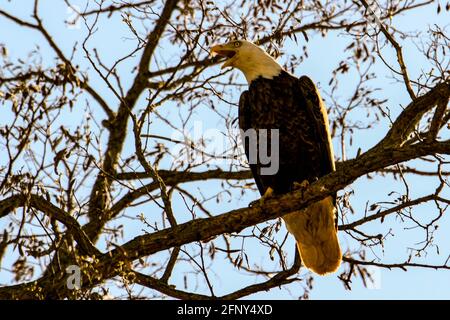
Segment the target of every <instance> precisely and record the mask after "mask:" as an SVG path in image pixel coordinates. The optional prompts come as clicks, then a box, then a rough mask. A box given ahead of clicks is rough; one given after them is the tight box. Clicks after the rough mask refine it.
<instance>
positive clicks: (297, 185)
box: [292, 180, 309, 190]
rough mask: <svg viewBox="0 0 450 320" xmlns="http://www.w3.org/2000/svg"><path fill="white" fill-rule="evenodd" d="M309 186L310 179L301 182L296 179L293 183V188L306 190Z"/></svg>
mask: <svg viewBox="0 0 450 320" xmlns="http://www.w3.org/2000/svg"><path fill="white" fill-rule="evenodd" d="M308 187H309V181H308V180H303V181H302V182H301V183H299V182H296V181H295V182H294V183H293V184H292V189H293V190H306V189H307V188H308Z"/></svg>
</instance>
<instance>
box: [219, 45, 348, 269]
mask: <svg viewBox="0 0 450 320" xmlns="http://www.w3.org/2000/svg"><path fill="white" fill-rule="evenodd" d="M211 52H212V53H215V54H217V55H220V56H224V57H227V58H228V59H227V60H226V61H225V63H224V64H223V65H222V68H225V67H234V68H237V69H239V70H240V71H242V72H243V74H244V76H245V78H246V79H247V82H248V84H249V87H248V90H247V91H244V92H243V93H242V94H241V97H240V100H239V127H240V128H241V130H242V132H245V131H246V130H249V129H254V130H256V131H258V130H261V129H266V130H268V131H271V129H278V131H277V132H278V146H277V148H278V149H276V148H275V149H274V150H276V151H277V152H278V157H279V159H278V168H277V169H278V170H277V171H276V172H275V173H269V174H267V173H264V169H265V167H267V161H263V160H262V159H261V155H260V152H259V151H260V150H259V149H261V148H262V147H263V143H264V146H265V148H266V149H269V150H271V148H272V147H273V146H272V144H274V142H273V140H271V137H270V133H269V134H268V142H267V141H266V142H264V141H262V140H261V136H258V137H257V142H256V149H257V152H256V154H257V155H258V156H257V159H256V161H250V160H252V159H251V157H252V149H251V148H252V146H251V145H250V144H251V143H248V144H246V143H245V139H243V140H244V149H245V152H246V155H247V158H248V159H249V164H250V168H251V170H252V173H253V177H254V179H255V182H256V185H257V187H258V189H259V192H260V193H261V195H262V196H263V197H262V201H263V200H264V199H265V198H267V197H270V196H271V195H272V194H276V195H279V194H284V193H287V192H290V191H292V190H295V189H297V188H305V187H307V186H308V184H309V183H312V182H314V181H315V180H317V179H318V178H320V177H322V176H324V175H326V174H328V173H330V172H332V171H334V170H335V164H334V157H333V146H332V144H331V137H330V132H329V124H328V116H327V111H326V109H325V106H324V104H323V102H322V99H321V97H320V94H319V92H318V90H317V88H316V86H315V85H314V83H313V82H312V81H311V79H309V78H308V77H306V76H302V77H300V78H299V79H297V78H296V77H294V76H293V75H291V74H289V73H288V72H287V71H285V70H283V68H282V67H281V66H280V65H279V64H278V63H277V62H276V61H275V59H273V58H272V57H271V56H270V55H269V54H267V53H266V52H265V51H264V50H263V49H261V48H260V47H258V46H257V45H256V44H254V43H251V42H249V41H245V40H235V41H231V42H228V43H226V44H222V45H216V46H213V47H212V48H211ZM274 132H275V131H274ZM273 134H274V133H272V135H273ZM250 142H251V139H250ZM253 160H254V159H253ZM283 220H284V221H285V223H286V227H287V229H288V231H289V232H290V233H291V234H293V235H294V237H295V239H296V242H297V248H298V250H299V253H300V256H301V258H302V262H303V264H304V265H305V266H306V267H307V268H308V269H310V270H312V271H313V272H315V273H317V274H320V275H325V274H327V273H331V272H334V271H336V269H337V268H338V267H339V265H340V263H341V259H342V254H341V249H340V247H339V242H338V238H337V213H336V195H334V196H329V197H326V198H324V199H323V200H321V201H319V202H317V203H314V204H312V205H310V206H309V207H307V208H305V209H303V210H300V211H296V212H292V213H289V214H287V215H285V216H283Z"/></svg>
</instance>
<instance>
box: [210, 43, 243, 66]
mask: <svg viewBox="0 0 450 320" xmlns="http://www.w3.org/2000/svg"><path fill="white" fill-rule="evenodd" d="M211 54H217V55H219V56H221V57H227V58H228V60H226V61H225V63H224V64H223V65H222V67H220V68H221V69H223V68H226V67H233V66H234V65H233V63H234V61H235V60H236V56H237V51H236V49H235V48H230V47H229V46H228V45H226V44H219V45H216V46H213V47H211Z"/></svg>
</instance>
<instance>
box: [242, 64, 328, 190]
mask: <svg viewBox="0 0 450 320" xmlns="http://www.w3.org/2000/svg"><path fill="white" fill-rule="evenodd" d="M324 112H325V114H324ZM327 122H328V118H327V116H326V110H324V108H323V105H322V102H321V100H320V96H319V95H318V93H317V90H316V87H315V85H314V83H313V82H312V81H311V80H310V79H309V78H308V77H306V76H303V77H301V78H300V79H297V78H295V77H293V76H292V75H290V74H288V73H287V72H284V71H283V72H281V74H280V75H279V76H277V77H275V78H274V79H264V78H261V77H260V78H258V79H256V80H254V81H252V83H251V84H250V86H249V90H248V91H245V92H243V93H242V95H241V98H240V101H239V127H240V128H241V129H243V130H247V129H250V128H253V129H279V135H280V136H279V148H280V149H279V158H280V159H279V171H278V173H277V174H275V175H261V172H260V171H261V164H260V163H259V162H258V163H257V164H250V167H251V169H252V172H253V176H254V178H255V181H256V184H257V186H258V189H259V192H260V193H261V194H264V193H265V191H266V190H267V188H269V187H271V188H272V189H273V190H274V192H275V193H276V194H283V193H286V192H289V191H291V190H292V185H293V183H294V182H299V183H301V182H302V181H304V180H308V181H309V182H310V183H311V182H314V180H316V179H317V178H320V177H322V176H324V175H326V174H328V173H330V172H331V171H333V170H334V159H333V154H332V147H331V141H330V138H329V135H328V132H327V130H328V129H327V128H328V123H327ZM269 142H270V139H269ZM269 145H270V144H269ZM245 149H246V154H247V156H248V154H249V151H248V145H246V147H245ZM268 149H269V150H270V147H269V148H268Z"/></svg>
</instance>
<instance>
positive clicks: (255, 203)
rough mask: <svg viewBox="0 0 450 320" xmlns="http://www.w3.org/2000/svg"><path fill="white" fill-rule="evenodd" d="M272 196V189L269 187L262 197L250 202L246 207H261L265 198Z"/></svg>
mask: <svg viewBox="0 0 450 320" xmlns="http://www.w3.org/2000/svg"><path fill="white" fill-rule="evenodd" d="M272 195H273V189H272V188H271V187H269V188H267V190H266V192H264V195H263V196H262V197H261V198H259V199H258V200H255V201H252V202H250V204H249V205H248V206H249V207H254V206H256V205H260V206H262V205H263V204H264V201H265V200H266V199H267V198H270V197H272Z"/></svg>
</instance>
